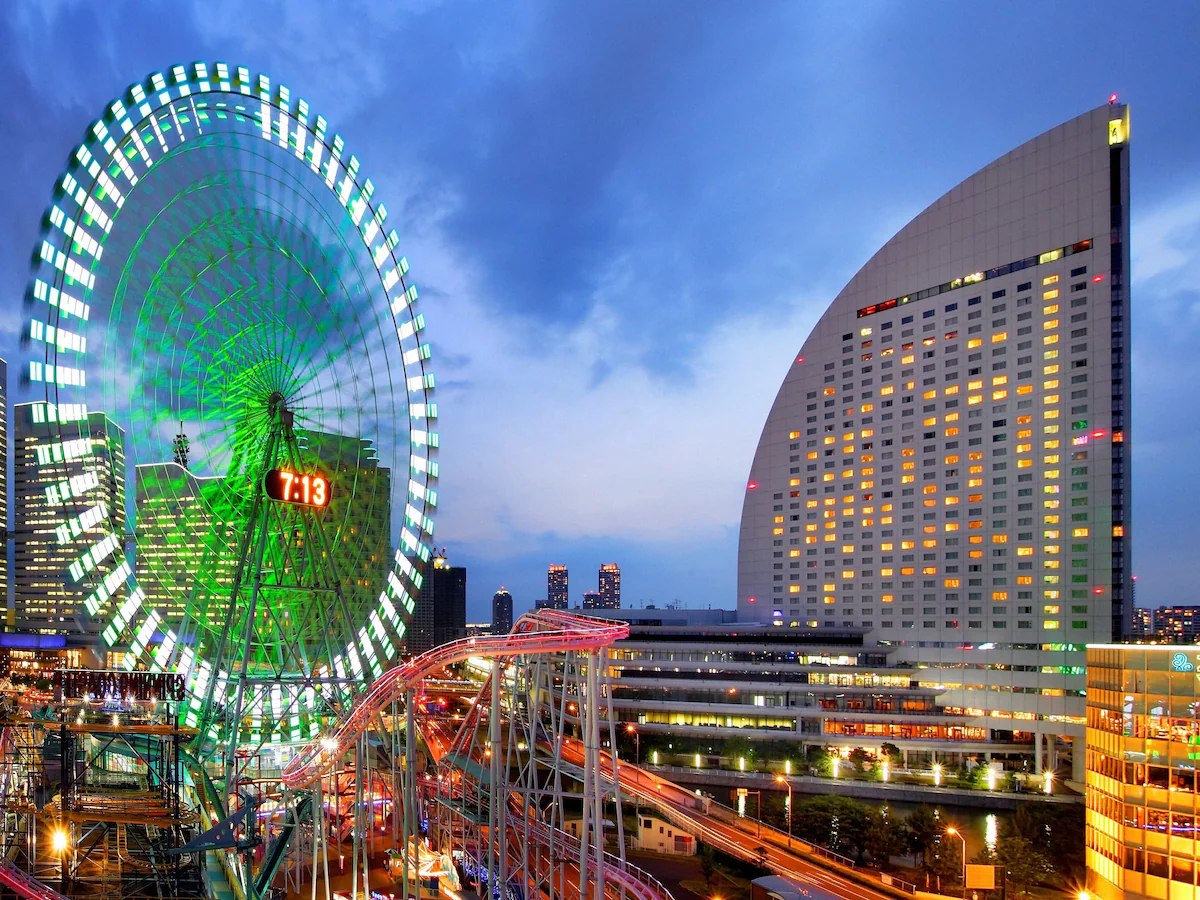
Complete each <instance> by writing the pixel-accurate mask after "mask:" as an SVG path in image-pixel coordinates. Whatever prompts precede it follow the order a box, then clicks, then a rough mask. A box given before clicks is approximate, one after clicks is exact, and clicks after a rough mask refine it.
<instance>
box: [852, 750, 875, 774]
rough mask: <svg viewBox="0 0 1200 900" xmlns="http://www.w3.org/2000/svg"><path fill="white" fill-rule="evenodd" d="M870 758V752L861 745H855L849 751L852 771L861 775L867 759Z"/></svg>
mask: <svg viewBox="0 0 1200 900" xmlns="http://www.w3.org/2000/svg"><path fill="white" fill-rule="evenodd" d="M870 758H871V754H869V753H868V752H867V751H866V750H864V749H863V748H862V747H855V748H854V749H853V750H851V751H850V765H852V766H854V771H855V772H856V773H858V774H859V775H861V774H862V773H863V770H864V769H865V768H866V767H867V761H868V760H869V759H870Z"/></svg>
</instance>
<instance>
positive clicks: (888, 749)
mask: <svg viewBox="0 0 1200 900" xmlns="http://www.w3.org/2000/svg"><path fill="white" fill-rule="evenodd" d="M879 752H880V753H882V754H883V757H884V759H886V760H888V761H889V762H890V763H891V764H892V765H893V766H899V765H900V764H901V763H903V761H904V754H903V753H901V752H900V748H899V747H897V746H896V745H895V744H893V743H890V742H888V741H884V742H883V743H882V744H880V745H879Z"/></svg>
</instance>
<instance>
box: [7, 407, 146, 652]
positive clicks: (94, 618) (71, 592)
mask: <svg viewBox="0 0 1200 900" xmlns="http://www.w3.org/2000/svg"><path fill="white" fill-rule="evenodd" d="M80 415H84V416H85V417H84V418H80ZM59 418H62V419H63V420H64V421H62V422H61V423H60V422H59V421H58V420H59ZM13 419H14V424H15V430H14V432H15V433H14V437H15V441H14V444H15V446H14V453H13V463H14V465H13V476H14V477H13V486H14V490H13V505H14V516H13V519H14V529H13V551H14V563H15V573H14V574H15V578H14V579H13V584H14V601H15V610H14V612H15V624H16V627H18V628H21V629H26V630H33V631H82V632H86V633H90V634H95V633H99V631H100V629H101V628H102V627H103V626H104V624H105V621H106V619H107V612H108V610H109V609H110V608H111V604H113V603H114V602H119V601H120V599H121V598H123V597H124V594H125V576H127V575H128V574H129V564H128V563H127V562H126V560H125V554H124V544H125V432H123V431H122V430H121V429H120V428H119V427H117V425H116V424H115V423H114V422H112V420H110V419H109V418H108V417H107V416H105V415H104V413H102V412H93V413H86V414H85V413H82V408H76V407H74V406H71V405H62V406H55V405H54V404H51V403H46V402H45V401H37V402H34V403H18V404H16V405H15V406H13ZM60 429H61V431H60ZM67 504H69V505H70V508H71V509H73V510H77V514H76V515H73V516H71V517H70V518H69V521H66V522H64V521H63V519H64V517H63V515H62V507H63V506H64V505H67ZM85 554H86V557H85ZM85 604H86V608H85Z"/></svg>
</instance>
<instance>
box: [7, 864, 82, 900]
mask: <svg viewBox="0 0 1200 900" xmlns="http://www.w3.org/2000/svg"><path fill="white" fill-rule="evenodd" d="M0 883H3V884H5V885H7V886H8V887H10V888H12V890H13V891H14V892H15V893H16V895H17V896H18V897H25V898H27V900H68V898H67V897H65V896H63V895H62V894H60V893H59V892H58V891H56V890H54V889H53V888H51V887H49V886H47V885H45V884H43V883H42V882H40V881H38V880H37V879H36V878H34V877H33V876H32V875H30V874H29V873H28V872H23V871H22V870H21V869H18V868H17V867H16V866H15V865H13V864H12V863H11V862H10V861H9V860H7V859H0Z"/></svg>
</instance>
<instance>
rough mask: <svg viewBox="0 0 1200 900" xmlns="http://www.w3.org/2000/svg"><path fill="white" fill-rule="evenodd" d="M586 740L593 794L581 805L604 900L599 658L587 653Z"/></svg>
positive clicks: (598, 891) (600, 899) (599, 897)
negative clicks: (587, 810)
mask: <svg viewBox="0 0 1200 900" xmlns="http://www.w3.org/2000/svg"><path fill="white" fill-rule="evenodd" d="M587 729H588V730H587V737H586V738H585V739H584V747H585V749H586V753H587V768H588V771H589V772H591V773H592V793H591V797H590V798H589V797H588V796H587V795H585V796H584V798H583V802H584V803H587V802H588V800H589V799H590V800H591V803H592V823H593V825H594V829H595V833H594V835H593V837H592V841H593V843H594V844H595V849H596V878H595V885H596V900H604V788H603V782H602V781H601V780H600V654H599V653H597V652H596V651H595V650H590V651H588V661H587Z"/></svg>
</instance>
